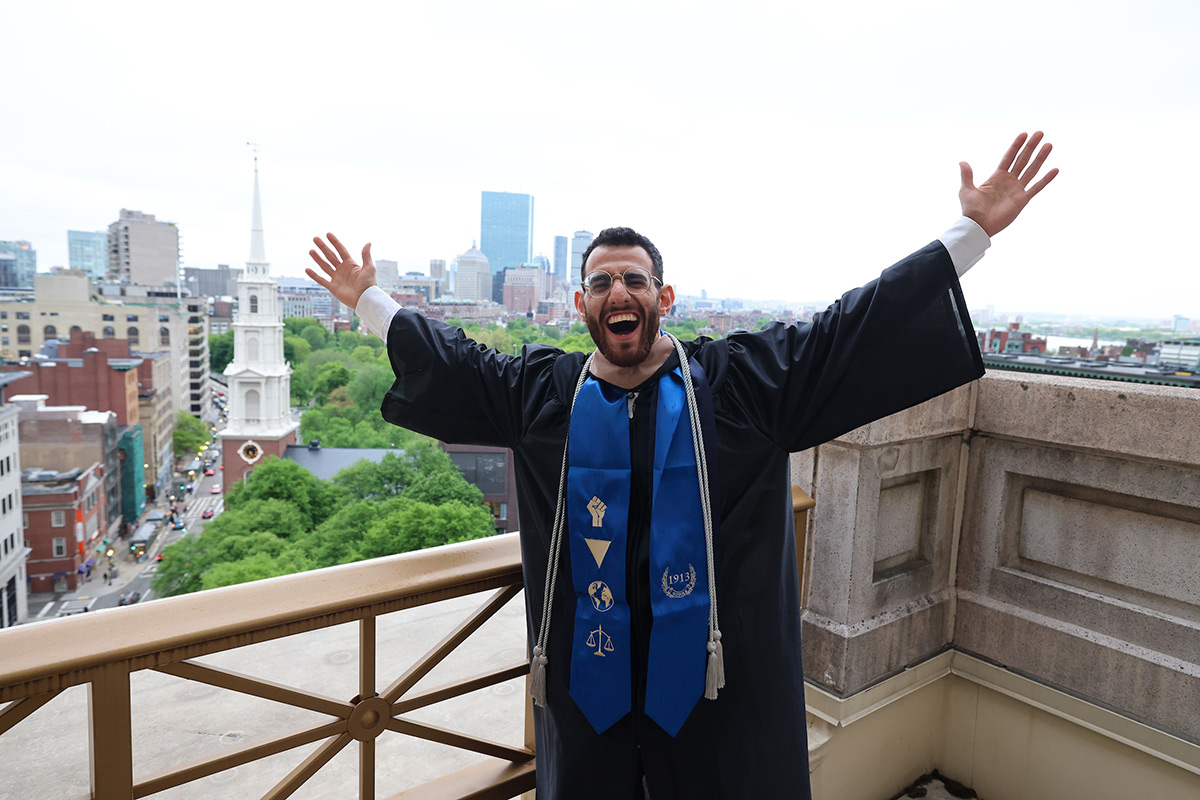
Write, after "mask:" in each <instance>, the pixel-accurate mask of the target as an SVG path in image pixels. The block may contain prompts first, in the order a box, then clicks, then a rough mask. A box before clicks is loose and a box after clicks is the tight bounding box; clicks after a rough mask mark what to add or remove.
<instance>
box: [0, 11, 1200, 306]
mask: <svg viewBox="0 0 1200 800" xmlns="http://www.w3.org/2000/svg"><path fill="white" fill-rule="evenodd" d="M618 5H619V4H618ZM55 8H58V7H57V6H56V7H55ZM139 8H142V4H140V3H137V2H134V3H132V4H131V5H130V7H129V13H128V14H123V15H122V16H121V18H120V19H119V20H118V19H117V18H114V17H112V16H111V15H110V14H107V13H106V12H105V11H104V10H103V9H100V8H97V7H94V6H92V5H89V4H82V3H80V4H72V9H73V10H72V11H71V12H70V17H71V19H72V20H73V22H72V24H71V25H67V26H64V25H61V24H59V23H58V19H57V15H58V14H59V13H60V11H55V10H54V9H51V8H49V7H45V8H44V7H39V6H36V5H30V4H25V5H19V6H14V7H11V8H7V9H5V10H4V11H3V12H0V20H2V21H4V22H5V24H6V27H9V28H10V29H12V30H21V31H22V36H20V37H14V41H13V42H12V51H11V58H12V59H14V63H36V64H38V65H39V66H38V69H37V70H35V71H33V72H32V73H31V74H29V75H26V76H22V77H21V79H20V81H17V80H15V79H13V80H10V81H9V82H8V84H7V85H6V88H7V89H9V93H8V97H9V98H10V108H19V109H22V114H21V115H20V120H21V124H19V125H12V126H8V127H7V128H6V129H5V131H4V132H3V133H0V138H2V141H3V145H4V146H3V147H0V178H2V179H3V180H4V182H5V185H7V186H9V187H15V190H14V191H10V192H7V193H5V196H4V197H3V198H0V240H27V241H29V242H31V243H32V244H33V246H34V248H36V250H37V251H38V265H39V269H41V270H43V271H45V270H48V269H49V268H51V267H53V266H57V265H61V266H67V264H68V251H67V246H68V243H67V231H68V230H77V231H96V230H103V229H105V228H107V226H108V225H109V224H111V223H112V222H113V221H115V220H116V219H117V215H118V212H119V210H120V209H121V208H129V209H139V210H141V211H143V212H145V213H147V214H155V215H156V216H157V218H158V219H160V220H165V221H168V222H174V223H176V224H177V225H178V226H179V230H180V234H181V245H182V251H183V265H184V266H191V267H213V266H215V265H217V264H220V263H224V264H229V265H230V266H233V267H239V266H240V265H241V264H242V262H243V261H244V260H245V258H246V257H247V254H248V244H249V238H248V235H247V233H248V232H247V230H246V223H245V219H246V215H247V212H248V210H249V209H248V203H247V202H246V200H245V198H246V197H247V196H248V192H249V187H250V185H251V182H252V161H251V157H252V154H251V152H250V148H248V147H247V146H246V145H245V142H246V141H248V140H252V141H256V142H259V143H260V171H261V175H262V183H263V188H264V192H265V194H266V198H267V200H266V202H265V203H264V208H263V214H264V219H265V223H266V227H267V230H268V231H269V233H268V241H267V247H268V249H269V252H270V253H271V259H272V262H273V270H275V271H276V274H278V275H280V276H299V275H301V274H302V270H303V268H304V266H305V263H306V259H307V255H306V253H307V249H308V247H310V246H311V238H312V236H313V235H317V234H322V233H324V232H326V231H328V230H332V231H334V232H336V233H338V234H339V235H340V236H341V237H342V238H343V240H345V241H347V242H349V243H351V244H352V246H354V247H355V248H360V247H361V246H362V244H363V243H364V242H365V241H367V240H368V239H370V240H371V241H372V242H373V243H374V252H375V253H376V254H377V255H378V256H379V257H381V258H387V259H391V260H395V261H397V263H398V267H399V270H400V272H401V273H403V272H406V271H410V270H416V271H422V272H423V271H426V270H427V267H428V264H429V261H430V259H445V260H447V261H449V260H450V259H452V258H453V257H454V255H455V254H457V253H461V252H463V251H464V250H465V249H467V248H468V246H469V245H470V243H471V242H472V241H473V240H474V241H477V240H479V238H480V231H479V229H478V221H479V197H480V192H481V191H484V190H488V191H492V190H494V191H506V192H514V193H523V194H529V195H532V196H534V197H536V198H537V207H536V219H535V222H534V232H535V239H534V241H533V243H532V250H533V252H534V253H538V252H543V253H546V254H550V253H553V242H554V237H555V236H567V237H569V236H571V234H572V233H573V232H574V231H576V230H590V231H599V230H600V229H602V228H604V227H607V226H610V225H631V226H633V227H635V228H637V229H639V230H640V231H642V232H644V233H646V234H647V235H648V236H650V237H651V238H652V239H653V240H654V241H655V243H656V244H657V245H658V246H659V248H660V250H662V252H663V255H664V258H665V262H666V275H667V280H668V281H669V282H671V283H673V284H675V285H676V286H677V288H678V289H679V290H680V291H681V292H682V293H686V294H693V295H699V294H700V293H701V292H702V291H705V290H707V292H708V294H709V296H712V297H755V296H768V297H776V296H777V297H779V298H781V299H787V300H790V301H795V302H797V303H800V302H812V301H819V300H828V299H832V298H835V297H837V296H838V295H840V294H841V292H842V291H844V290H846V289H848V288H851V287H852V286H855V285H858V284H861V283H863V282H865V281H867V280H870V279H871V278H872V277H874V276H875V275H877V274H878V273H879V271H880V270H881V269H882V268H884V267H886V266H887V265H888V264H890V263H892V262H893V261H895V260H896V259H897V258H900V257H902V256H903V255H905V254H906V253H908V252H910V251H912V250H914V249H916V248H917V247H920V246H921V245H923V244H925V243H926V242H928V241H929V240H931V239H933V238H935V237H936V236H937V235H938V234H940V233H941V231H942V230H944V229H945V228H946V227H947V226H948V225H949V224H950V223H951V222H953V220H954V218H955V217H956V216H957V201H956V193H957V189H958V182H959V181H958V168H957V162H958V161H959V160H967V161H969V162H971V164H972V166H973V167H974V169H975V174H976V177H977V179H981V178H982V177H983V176H985V175H987V174H988V173H989V172H990V171H991V169H992V167H993V166H994V164H995V163H996V161H997V160H998V158H999V155H1000V153H1001V152H1003V150H1004V148H1005V147H1006V146H1007V144H1008V142H1009V141H1011V138H1012V136H1013V135H1014V134H1015V133H1016V132H1017V131H1019V130H1022V129H1026V130H1028V129H1030V127H1031V126H1037V127H1039V128H1041V129H1044V130H1045V131H1046V132H1047V138H1048V139H1049V140H1050V141H1052V142H1053V143H1054V144H1055V147H1056V149H1055V153H1054V154H1053V155H1052V156H1051V159H1050V165H1053V166H1058V167H1060V168H1061V169H1062V175H1061V176H1060V177H1059V179H1058V180H1057V181H1055V183H1054V184H1053V185H1052V186H1051V187H1050V188H1049V189H1048V190H1047V191H1046V192H1045V193H1043V194H1042V195H1041V196H1039V197H1038V198H1037V199H1036V200H1035V201H1034V203H1033V204H1032V205H1031V206H1030V209H1029V210H1028V212H1027V213H1026V214H1025V215H1024V216H1023V217H1022V219H1020V220H1019V221H1018V222H1017V224H1016V225H1014V226H1013V228H1012V229H1011V230H1009V231H1005V232H1003V233H1001V234H1000V235H999V236H998V237H997V238H996V242H995V244H994V246H993V248H992V250H991V251H990V252H989V254H988V255H987V257H986V258H985V259H984V260H983V262H981V263H980V264H979V265H978V266H977V267H975V268H974V269H973V270H972V271H971V272H970V273H969V274H968V275H967V276H966V277H965V278H964V280H963V286H964V292H965V294H966V297H967V301H968V303H969V304H970V305H971V306H972V307H982V306H986V305H994V306H996V307H997V308H1026V309H1039V308H1040V309H1047V310H1055V311H1061V312H1071V313H1095V314H1107V315H1125V316H1158V317H1169V316H1171V315H1174V314H1182V315H1185V316H1190V317H1200V271H1198V270H1196V269H1195V268H1194V266H1193V265H1192V264H1191V263H1190V258H1191V252H1190V249H1189V247H1188V241H1187V236H1186V231H1188V230H1190V224H1191V221H1192V220H1193V219H1195V218H1196V217H1197V216H1200V200H1198V199H1197V198H1196V197H1195V195H1194V192H1191V191H1190V189H1189V186H1190V185H1191V183H1193V182H1194V178H1193V176H1194V175H1195V172H1196V169H1197V166H1198V165H1197V160H1198V157H1197V155H1196V154H1195V153H1194V148H1193V145H1192V143H1193V142H1194V141H1195V139H1196V138H1197V135H1198V134H1200V112H1197V111H1196V110H1195V109H1197V108H1200V104H1198V103H1197V102H1196V101H1197V100H1198V99H1200V97H1198V95H1200V88H1198V80H1197V79H1198V76H1200V56H1197V54H1196V53H1195V48H1194V47H1193V46H1192V45H1191V43H1190V32H1191V31H1193V30H1195V29H1196V23H1197V21H1198V20H1200V10H1197V9H1196V8H1194V7H1192V6H1190V5H1188V4H1184V3H1171V2H1167V3H1159V4H1154V5H1150V6H1145V7H1138V8H1137V9H1136V10H1134V8H1133V7H1132V6H1129V5H1128V4H1125V3H1116V2H1107V3H1103V2H1102V3H1096V4H1092V5H1090V6H1089V7H1088V10H1087V13H1086V14H1081V13H1079V11H1078V6H1077V5H1075V4H1068V3H1061V2H1059V3H1053V2H1052V3H1032V2H1017V3H1014V4H1011V5H1009V6H1006V10H1005V13H1004V14H1003V15H996V14H994V13H993V12H992V11H990V10H988V9H986V8H982V7H980V8H977V7H973V6H972V7H959V6H957V5H954V6H951V5H949V4H947V3H945V2H925V3H922V4H919V5H916V6H905V7H903V8H899V7H894V6H891V5H888V4H879V5H878V6H877V7H875V6H873V9H874V10H873V11H871V12H870V13H867V12H865V11H864V10H863V9H861V8H857V7H856V8H847V9H833V8H829V9H808V8H803V9H792V10H787V9H783V10H781V9H775V8H771V9H768V8H766V7H765V6H763V7H760V6H758V5H753V4H752V5H751V6H750V7H748V8H745V9H739V10H738V11H737V12H736V13H735V14H733V15H732V16H731V15H729V14H727V13H725V12H721V13H716V8H717V7H715V6H705V5H701V6H699V7H697V8H696V9H695V10H694V13H692V14H690V15H688V16H687V17H685V18H680V17H679V16H678V15H677V14H675V13H674V12H672V11H670V10H667V9H660V8H656V7H648V8H643V7H641V6H637V7H636V8H637V19H638V23H639V24H638V25H635V26H629V25H627V24H626V23H625V21H624V17H623V15H622V13H621V12H620V9H619V8H614V9H612V10H611V13H606V15H605V16H601V17H591V16H588V15H587V14H586V12H584V11H581V10H578V9H574V8H566V7H560V6H556V5H553V4H545V3H527V4H518V5H516V6H513V7H506V8H505V9H503V10H501V9H497V8H491V7H487V6H481V7H479V8H478V9H475V10H474V11H473V13H471V14H462V13H460V12H458V11H455V10H454V9H450V8H442V7H420V8H412V9H409V8H405V9H403V10H400V9H380V8H374V7H372V8H370V9H369V10H368V9H367V8H365V7H360V6H358V5H356V4H353V3H352V4H348V6H347V7H346V8H345V9H342V8H339V9H338V13H337V15H335V16H329V15H326V14H322V15H321V16H316V15H315V14H310V13H308V12H306V11H304V10H303V9H300V10H297V11H296V12H295V13H294V14H289V15H288V16H286V17H280V16H277V15H275V14H273V13H272V12H270V11H268V10H265V9H255V8H246V7H242V6H232V5H229V6H223V5H222V4H220V3H217V4H216V5H215V7H214V8H213V9H212V10H211V11H208V10H206V13H205V14H204V15H183V14H182V12H176V11H175V10H172V9H164V8H162V7H161V6H151V5H149V4H145V6H144V8H145V9H146V11H147V13H138V9H139ZM630 8H631V9H632V8H634V6H630ZM710 9H711V10H710ZM151 10H153V13H149V11H151ZM50 13H54V14H55V15H56V17H55V18H51V17H50V16H48V15H49V14H50ZM177 13H178V15H177ZM996 16H1002V17H1003V18H1002V19H993V17H996ZM231 18H232V19H236V21H237V22H236V24H230V23H229V20H230V19H231ZM1032 20H1036V22H1034V21H1032ZM118 24H120V25H121V31H122V33H121V40H122V41H126V42H135V41H136V42H137V43H138V45H139V46H138V47H137V48H132V49H131V48H114V47H111V46H110V45H109V44H107V43H106V42H107V39H106V36H105V35H104V31H106V30H109V29H114V26H116V25H118ZM318 30H319V31H320V39H319V40H318V39H316V38H315V37H316V34H315V33H314V31H318ZM564 30H573V31H578V32H579V35H578V36H573V37H572V39H571V41H567V40H566V38H565V37H563V36H562V35H561V32H562V31H564ZM184 31H186V35H184V33H183V32H184ZM555 32H557V33H555ZM213 41H222V42H224V43H225V50H227V51H228V53H229V54H230V55H229V57H228V58H222V59H213V58H212V57H211V53H210V52H209V44H210V43H211V42H213ZM531 41H537V42H538V43H539V47H536V48H524V47H516V46H514V44H516V43H519V42H531ZM318 42H322V43H326V42H333V43H336V44H337V47H338V48H340V50H338V52H339V53H340V52H342V51H345V52H348V53H351V54H353V55H354V57H353V58H350V57H345V58H343V57H339V56H338V55H335V54H331V52H330V51H328V50H326V49H323V48H321V47H319V46H317V45H318ZM718 43H719V46H718ZM1014 43H1017V44H1014ZM451 52H453V53H455V55H454V56H453V57H451V56H449V55H448V53H451ZM485 74H486V75H487V78H488V84H487V85H499V84H501V83H504V84H505V85H512V86H519V87H520V88H521V94H522V97H523V101H522V102H521V103H519V104H514V103H512V102H511V97H510V96H509V95H507V94H506V93H492V92H488V91H482V90H481V84H480V82H479V81H480V78H481V76H483V75H485ZM418 75H419V76H420V77H417V76H418ZM114 85H122V86H126V87H129V90H130V91H133V87H137V88H136V91H137V92H139V93H141V94H142V95H143V96H145V97H152V98H153V99H154V102H153V103H146V104H125V103H121V104H114V103H112V100H111V93H110V90H109V87H111V86H114ZM567 109H570V111H571V114H570V119H569V122H568V123H567V124H550V123H549V122H546V121H544V120H547V119H552V118H555V117H557V116H561V115H562V114H563V113H565V111H566V110H567ZM80 120H85V122H84V123H83V124H82V125H81V124H80V122H79V121H80ZM764 284H765V285H766V286H767V287H769V288H768V289H767V290H761V289H758V290H756V289H755V288H754V287H756V286H760V285H764Z"/></svg>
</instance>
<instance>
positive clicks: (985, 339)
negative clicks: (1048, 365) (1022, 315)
mask: <svg viewBox="0 0 1200 800" xmlns="http://www.w3.org/2000/svg"><path fill="white" fill-rule="evenodd" d="M975 335H976V336H977V337H978V338H979V349H980V350H982V351H983V352H984V353H1032V354H1034V355H1040V354H1042V353H1045V352H1046V338H1045V337H1044V336H1034V335H1033V334H1032V333H1029V332H1028V331H1023V330H1021V323H1020V322H1010V323H1008V327H1007V328H1005V329H996V328H993V329H991V330H986V331H976V332H975Z"/></svg>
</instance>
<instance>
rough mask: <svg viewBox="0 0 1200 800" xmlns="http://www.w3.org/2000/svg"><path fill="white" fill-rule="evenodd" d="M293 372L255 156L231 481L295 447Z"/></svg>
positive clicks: (237, 337) (234, 379)
mask: <svg viewBox="0 0 1200 800" xmlns="http://www.w3.org/2000/svg"><path fill="white" fill-rule="evenodd" d="M291 374H292V368H291V367H290V366H289V365H288V363H287V361H286V360H285V359H284V357H283V321H282V320H281V319H280V317H279V293H278V291H277V288H276V284H275V281H274V279H272V278H271V276H270V265H269V264H268V263H267V257H266V250H265V247H264V245H263V224H262V203H261V200H260V198H259V190H258V155H257V153H256V154H255V156H254V206H253V209H252V211H251V223H250V259H249V260H248V261H247V262H246V269H245V270H244V271H243V272H242V276H241V277H240V278H239V279H238V312H237V319H236V320H234V323H233V360H232V361H231V362H230V363H229V366H227V367H226V368H225V376H226V377H227V378H228V379H229V411H230V414H229V424H228V425H227V426H226V428H225V430H224V431H223V432H222V433H221V439H222V448H223V452H224V453H225V455H226V456H227V458H226V459H225V475H224V477H225V480H226V482H232V481H235V480H238V479H239V478H240V477H241V475H242V474H244V472H245V471H246V470H247V469H248V468H249V467H251V466H253V465H254V464H256V463H257V462H258V461H259V460H260V459H262V458H264V457H266V456H268V455H283V450H284V448H285V447H286V446H287V445H289V444H295V441H296V429H297V428H298V427H299V425H298V423H296V422H293V421H292V415H291V410H290V400H291V397H290V396H291Z"/></svg>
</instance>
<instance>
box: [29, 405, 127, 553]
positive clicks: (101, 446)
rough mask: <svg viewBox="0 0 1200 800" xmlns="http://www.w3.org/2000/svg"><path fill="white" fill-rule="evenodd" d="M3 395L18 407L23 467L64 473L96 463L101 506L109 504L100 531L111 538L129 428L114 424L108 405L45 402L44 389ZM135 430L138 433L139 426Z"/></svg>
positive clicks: (117, 526)
mask: <svg viewBox="0 0 1200 800" xmlns="http://www.w3.org/2000/svg"><path fill="white" fill-rule="evenodd" d="M9 399H10V401H11V402H12V404H13V405H15V406H16V407H17V408H18V409H19V415H20V416H19V428H18V433H19V437H20V447H21V464H22V465H23V466H24V467H26V468H29V469H39V470H49V471H54V472H63V473H66V472H70V471H71V470H73V469H83V468H85V467H87V465H89V464H96V463H98V464H99V465H100V469H99V471H98V473H97V476H98V477H99V479H100V480H101V481H102V483H103V487H104V507H105V508H106V509H113V510H114V513H112V514H109V515H107V516H106V517H105V520H104V524H105V528H104V531H103V535H104V536H107V537H108V538H109V539H110V540H115V539H116V538H117V537H118V536H120V534H121V533H122V527H121V515H120V513H119V510H120V509H121V437H122V436H123V435H127V434H128V433H129V432H130V431H131V430H133V429H132V428H128V427H126V428H121V427H120V426H118V425H117V415H116V414H114V413H113V412H112V411H89V410H87V409H86V408H85V407H83V406H48V405H47V404H46V396H45V395H13V396H12V397H10V398H9ZM136 430H137V431H138V433H139V434H140V431H141V428H140V426H139V427H138V428H137V429H136ZM138 438H139V439H140V435H139V437H138ZM126 457H127V458H128V456H126Z"/></svg>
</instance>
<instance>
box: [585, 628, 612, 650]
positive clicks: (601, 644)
mask: <svg viewBox="0 0 1200 800" xmlns="http://www.w3.org/2000/svg"><path fill="white" fill-rule="evenodd" d="M587 646H588V647H594V648H596V652H594V653H593V654H592V655H596V656H600V657H601V658H604V653H605V652H609V653H611V652H612V651H613V650H614V649H615V648H613V643H612V637H611V636H609V635H608V634H607V633H605V632H604V626H603V625H597V626H596V630H594V631H592V632H591V633H589V634H588V638H587Z"/></svg>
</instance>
